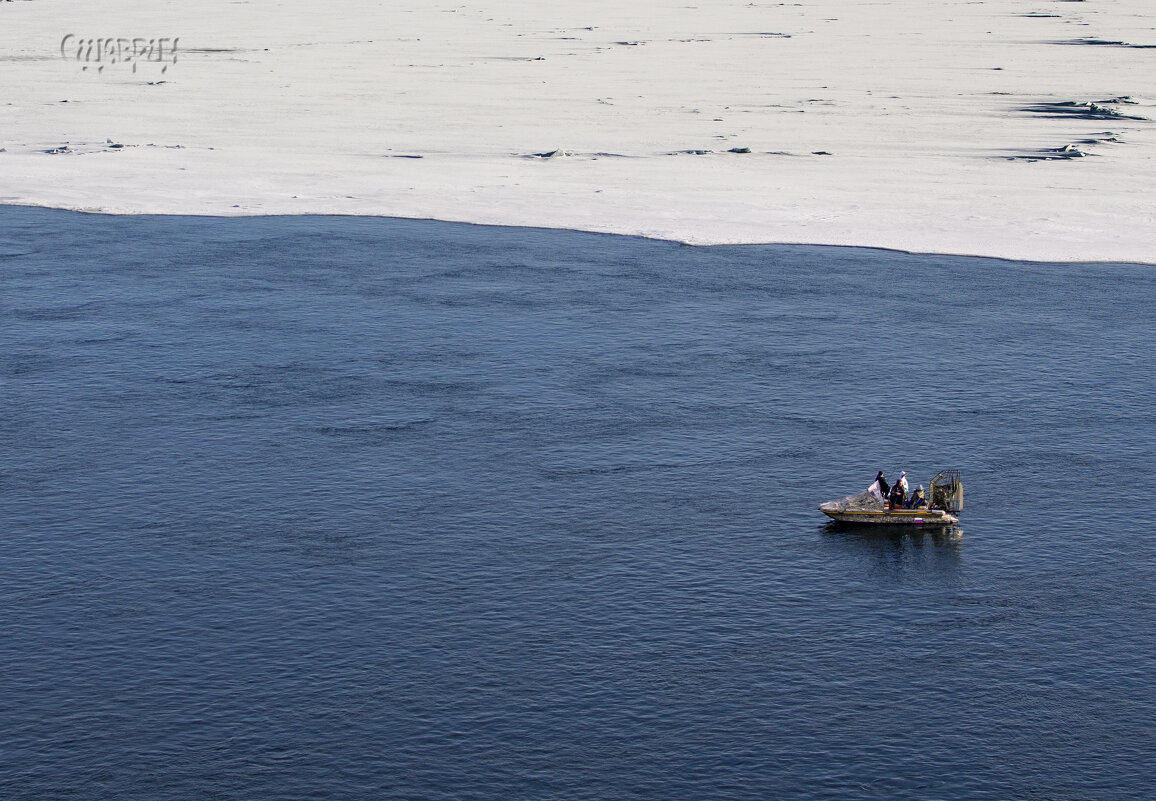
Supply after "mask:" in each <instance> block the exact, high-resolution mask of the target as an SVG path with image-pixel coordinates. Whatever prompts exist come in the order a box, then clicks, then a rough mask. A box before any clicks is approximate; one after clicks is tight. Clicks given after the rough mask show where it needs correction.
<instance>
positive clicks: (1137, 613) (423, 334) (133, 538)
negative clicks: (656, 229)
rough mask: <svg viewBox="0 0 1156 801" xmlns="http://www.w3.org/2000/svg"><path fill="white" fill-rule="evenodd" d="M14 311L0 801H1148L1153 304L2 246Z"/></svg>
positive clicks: (881, 259) (1057, 281)
mask: <svg viewBox="0 0 1156 801" xmlns="http://www.w3.org/2000/svg"><path fill="white" fill-rule="evenodd" d="M0 286H2V292H0V378H2V381H3V383H2V387H0V388H2V395H0V438H2V449H0V529H2V531H3V551H2V554H0V798H3V799H5V801H23V800H24V799H35V800H36V801H52V800H53V799H149V801H158V800H160V801H163V800H167V799H174V800H177V799H180V800H181V801H184V800H185V799H237V800H238V801H267V800H268V799H279V800H280V799H283V800H285V801H293V800H294V799H369V798H375V799H414V800H415V801H418V800H420V801H442V800H444V801H471V800H472V799H477V800H478V801H482V800H484V801H523V800H524V801H561V800H562V799H565V800H566V801H583V800H585V799H590V800H593V799H598V800H602V799H615V800H616V799H624V800H634V799H637V800H639V801H642V800H646V801H650V800H651V799H655V800H658V799H695V800H696V801H711V800H713V799H752V800H754V799H758V800H760V801H762V800H765V799H778V798H783V799H803V800H804V801H807V800H808V799H921V800H922V799H969V800H972V799H993V800H998V801H1008V799H1033V801H1040V800H1043V799H1056V800H1057V801H1074V800H1077V799H1104V800H1105V801H1108V800H1109V799H1111V800H1112V801H1118V800H1119V799H1149V798H1151V797H1152V794H1153V792H1154V790H1156V723H1154V714H1156V689H1154V685H1153V676H1154V675H1156V638H1154V635H1156V603H1154V592H1153V590H1154V587H1156V532H1154V531H1153V523H1152V519H1153V518H1152V506H1153V499H1154V498H1156V481H1154V478H1153V464H1152V455H1153V452H1154V451H1156V411H1154V408H1156V405H1154V403H1153V395H1154V391H1156V360H1154V358H1153V343H1154V342H1156V312H1154V310H1153V309H1154V304H1156V268H1153V267H1149V266H1138V265H1123V264H1099V265H1060V264H1025V263H1013V262H1006V261H996V260H985V259H974V258H951V257H940V256H912V255H905V254H899V253H890V252H881V251H872V250H853V249H838V248H821V247H781V246H777V247H712V248H692V247H680V246H678V245H675V244H669V243H663V242H655V241H647V240H642V239H631V238H621V237H611V236H599V235H592V234H581V233H568V232H558V231H541V230H514V229H501V228H482V227H471V226H463V225H454V224H445V223H434V222H420V221H399V220H383V219H351V218H316V217H311V218H260V219H212V218H185V217H131V218H128V217H125V218H122V217H104V216H93V215H79V214H72V213H66V212H59V211H50V210H42V209H28V208H3V209H0ZM946 467H955V468H959V469H961V470H962V471H963V475H964V481H965V486H966V493H967V496H966V508H965V510H964V512H963V515H962V525H961V527H960V529H959V530H958V531H955V532H951V533H947V534H935V533H931V532H925V531H921V530H919V529H913V530H909V531H906V532H902V533H875V532H872V531H862V530H859V531H855V530H834V529H831V528H829V527H828V526H827V525H826V524H825V522H824V520H825V519H824V518H823V517H822V515H820V514H819V513H818V512H817V510H816V507H817V506H818V504H819V503H820V502H822V501H826V500H831V499H834V498H838V497H841V496H843V495H847V494H850V493H852V492H858V491H860V490H862V489H864V488H865V487H866V486H867V485H868V483H869V482H870V481H871V480H872V478H873V477H874V475H875V472H876V471H877V470H880V469H882V470H884V471H886V473H887V475H888V477H889V478H891V479H894V478H895V476H896V475H897V474H898V471H899V470H907V471H909V473H910V474H911V478H912V479H914V481H913V482H912V483H913V485H914V484H917V483H921V482H922V483H926V481H927V479H928V478H930V476H931V475H932V474H934V473H935V472H936V471H938V470H939V469H941V468H946Z"/></svg>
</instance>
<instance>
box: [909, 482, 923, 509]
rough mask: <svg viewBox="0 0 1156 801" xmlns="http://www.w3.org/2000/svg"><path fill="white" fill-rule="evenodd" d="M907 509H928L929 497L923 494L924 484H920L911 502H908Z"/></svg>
mask: <svg viewBox="0 0 1156 801" xmlns="http://www.w3.org/2000/svg"><path fill="white" fill-rule="evenodd" d="M907 508H908V509H926V508H927V496H925V495H924V494H923V485H922V484H920V485H919V488H918V489H917V490H915V493H914V494H913V495H912V496H911V500H909V501H908V502H907Z"/></svg>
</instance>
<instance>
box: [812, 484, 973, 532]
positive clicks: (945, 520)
mask: <svg viewBox="0 0 1156 801" xmlns="http://www.w3.org/2000/svg"><path fill="white" fill-rule="evenodd" d="M927 486H928V492H927V506H926V507H925V508H921V509H902V508H899V509H892V508H891V507H890V505H889V504H888V503H887V501H885V500H884V499H883V496H882V495H881V494H880V492H879V487H878V485H876V484H875V483H872V484H871V486H870V487H868V488H867V489H865V490H863V491H862V492H860V493H859V494H857V495H848V496H847V497H846V498H843V499H842V500H840V501H828V502H827V503H824V504H822V505H821V506H819V511H820V512H822V513H823V514H825V515H827V517H829V518H831V519H832V520H835V521H837V522H839V523H856V524H862V525H872V526H878V525H891V526H895V525H899V526H954V525H955V524H956V523H958V522H959V518H958V517H956V515H958V514H959V513H960V512H962V511H963V479H962V477H961V476H960V472H959V471H958V470H942V471H940V472H939V473H936V474H935V477H934V478H933V479H931V481H929V482H928V485H927Z"/></svg>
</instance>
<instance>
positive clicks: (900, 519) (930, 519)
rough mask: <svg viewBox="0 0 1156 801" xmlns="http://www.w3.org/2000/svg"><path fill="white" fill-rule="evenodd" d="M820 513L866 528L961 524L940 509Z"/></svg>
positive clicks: (826, 511)
mask: <svg viewBox="0 0 1156 801" xmlns="http://www.w3.org/2000/svg"><path fill="white" fill-rule="evenodd" d="M819 511H821V512H822V513H823V514H825V515H827V517H829V518H831V519H832V520H837V521H838V522H840V523H855V524H859V525H865V526H954V525H955V524H956V523H958V522H959V518H958V517H955V516H954V515H949V514H948V513H947V512H944V511H942V510H940V509H894V510H887V509H884V510H882V511H857V512H853V511H845V512H836V511H832V510H828V509H820V510H819Z"/></svg>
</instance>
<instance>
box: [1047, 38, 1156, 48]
mask: <svg viewBox="0 0 1156 801" xmlns="http://www.w3.org/2000/svg"><path fill="white" fill-rule="evenodd" d="M1052 44H1058V45H1087V46H1090V47H1126V48H1130V49H1133V50H1153V49H1156V45H1150V44H1132V43H1131V42H1124V41H1117V40H1114V39H1092V38H1083V37H1082V38H1079V39H1062V40H1059V41H1055V42H1052Z"/></svg>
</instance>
